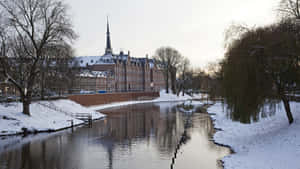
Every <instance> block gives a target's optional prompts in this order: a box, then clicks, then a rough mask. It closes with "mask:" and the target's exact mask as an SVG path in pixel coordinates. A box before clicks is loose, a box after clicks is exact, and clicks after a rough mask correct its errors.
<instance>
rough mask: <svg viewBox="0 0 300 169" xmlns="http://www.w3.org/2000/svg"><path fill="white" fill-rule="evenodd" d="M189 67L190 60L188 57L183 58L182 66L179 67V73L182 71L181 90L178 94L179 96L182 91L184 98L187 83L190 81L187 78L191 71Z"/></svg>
mask: <svg viewBox="0 0 300 169" xmlns="http://www.w3.org/2000/svg"><path fill="white" fill-rule="evenodd" d="M189 66H190V60H189V59H188V58H186V57H183V59H182V62H181V63H180V66H179V71H180V76H181V77H180V78H179V79H180V81H181V83H180V86H179V89H178V94H177V95H179V92H180V91H181V90H182V96H184V93H185V89H186V87H187V81H188V79H187V78H188V76H186V74H187V73H188V71H189Z"/></svg>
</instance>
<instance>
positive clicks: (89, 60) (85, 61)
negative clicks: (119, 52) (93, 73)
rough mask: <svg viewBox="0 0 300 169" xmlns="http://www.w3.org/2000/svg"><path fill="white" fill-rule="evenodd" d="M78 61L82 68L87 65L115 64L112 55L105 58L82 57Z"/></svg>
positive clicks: (104, 56)
mask: <svg viewBox="0 0 300 169" xmlns="http://www.w3.org/2000/svg"><path fill="white" fill-rule="evenodd" d="M76 60H77V61H78V64H79V66H80V67H86V66H87V65H95V64H114V61H113V56H112V55H103V56H81V57H77V58H76Z"/></svg>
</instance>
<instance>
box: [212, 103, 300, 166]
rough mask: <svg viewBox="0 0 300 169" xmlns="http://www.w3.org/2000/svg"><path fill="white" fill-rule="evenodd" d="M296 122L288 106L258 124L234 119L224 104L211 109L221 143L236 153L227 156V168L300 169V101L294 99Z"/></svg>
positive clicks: (292, 105) (292, 104)
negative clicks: (290, 121) (288, 114)
mask: <svg viewBox="0 0 300 169" xmlns="http://www.w3.org/2000/svg"><path fill="white" fill-rule="evenodd" d="M291 108H292V111H293V114H294V118H295V122H294V124H292V125H289V124H288V120H287V118H286V115H285V111H284V109H280V110H277V112H276V114H275V115H274V116H271V117H267V118H265V119H262V120H260V121H259V122H257V123H252V124H241V123H239V122H232V121H231V120H230V119H228V118H227V117H226V113H225V112H223V107H222V105H221V104H220V103H217V104H215V105H214V106H212V107H210V108H209V109H208V113H214V114H215V115H212V118H213V119H214V120H215V122H214V123H215V127H216V128H221V129H222V130H223V131H219V132H217V133H216V134H215V136H214V140H215V141H216V142H217V143H220V144H224V145H229V146H230V147H231V148H232V149H233V150H234V151H235V152H236V153H235V154H232V155H229V156H228V157H225V158H224V159H223V161H224V162H225V164H224V165H225V169H300V162H299V159H300V103H296V102H292V103H291Z"/></svg>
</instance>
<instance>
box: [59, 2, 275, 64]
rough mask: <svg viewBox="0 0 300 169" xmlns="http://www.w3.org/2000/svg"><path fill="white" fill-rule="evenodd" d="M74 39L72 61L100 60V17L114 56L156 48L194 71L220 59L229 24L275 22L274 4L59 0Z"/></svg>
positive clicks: (102, 35) (102, 32)
mask: <svg viewBox="0 0 300 169" xmlns="http://www.w3.org/2000/svg"><path fill="white" fill-rule="evenodd" d="M64 1H65V2H66V3H67V4H68V5H69V6H70V10H69V14H70V16H71V18H72V20H73V24H74V29H75V31H76V32H77V34H78V35H79V38H78V39H77V40H76V41H75V42H74V44H73V45H74V48H75V51H76V56H95V55H103V54H104V49H105V40H106V38H105V36H106V17H107V16H108V17H109V23H110V31H111V41H112V48H113V51H114V53H119V52H120V51H121V50H122V51H124V52H125V53H127V52H128V51H130V55H131V56H133V57H145V56H146V54H148V55H149V57H151V56H153V55H154V54H155V50H156V49H157V48H159V47H162V46H170V47H173V48H175V49H177V50H178V51H179V52H180V53H181V54H182V55H183V56H186V57H188V58H189V59H190V61H191V64H192V66H193V67H194V68H198V67H200V68H205V67H206V65H207V64H208V63H210V62H215V61H217V60H220V59H221V58H223V56H224V47H223V46H224V45H223V44H224V43H223V42H224V31H225V30H226V28H228V27H229V25H230V24H232V23H242V24H246V25H248V26H251V27H252V26H255V25H256V26H260V25H266V24H270V23H272V22H274V21H275V20H276V9H277V7H278V3H279V0H64Z"/></svg>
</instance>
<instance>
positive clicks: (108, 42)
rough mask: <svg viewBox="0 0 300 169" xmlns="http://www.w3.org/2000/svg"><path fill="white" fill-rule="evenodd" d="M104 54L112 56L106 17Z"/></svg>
mask: <svg viewBox="0 0 300 169" xmlns="http://www.w3.org/2000/svg"><path fill="white" fill-rule="evenodd" d="M105 54H112V48H111V41H110V32H109V22H108V16H107V30H106V48H105Z"/></svg>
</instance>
